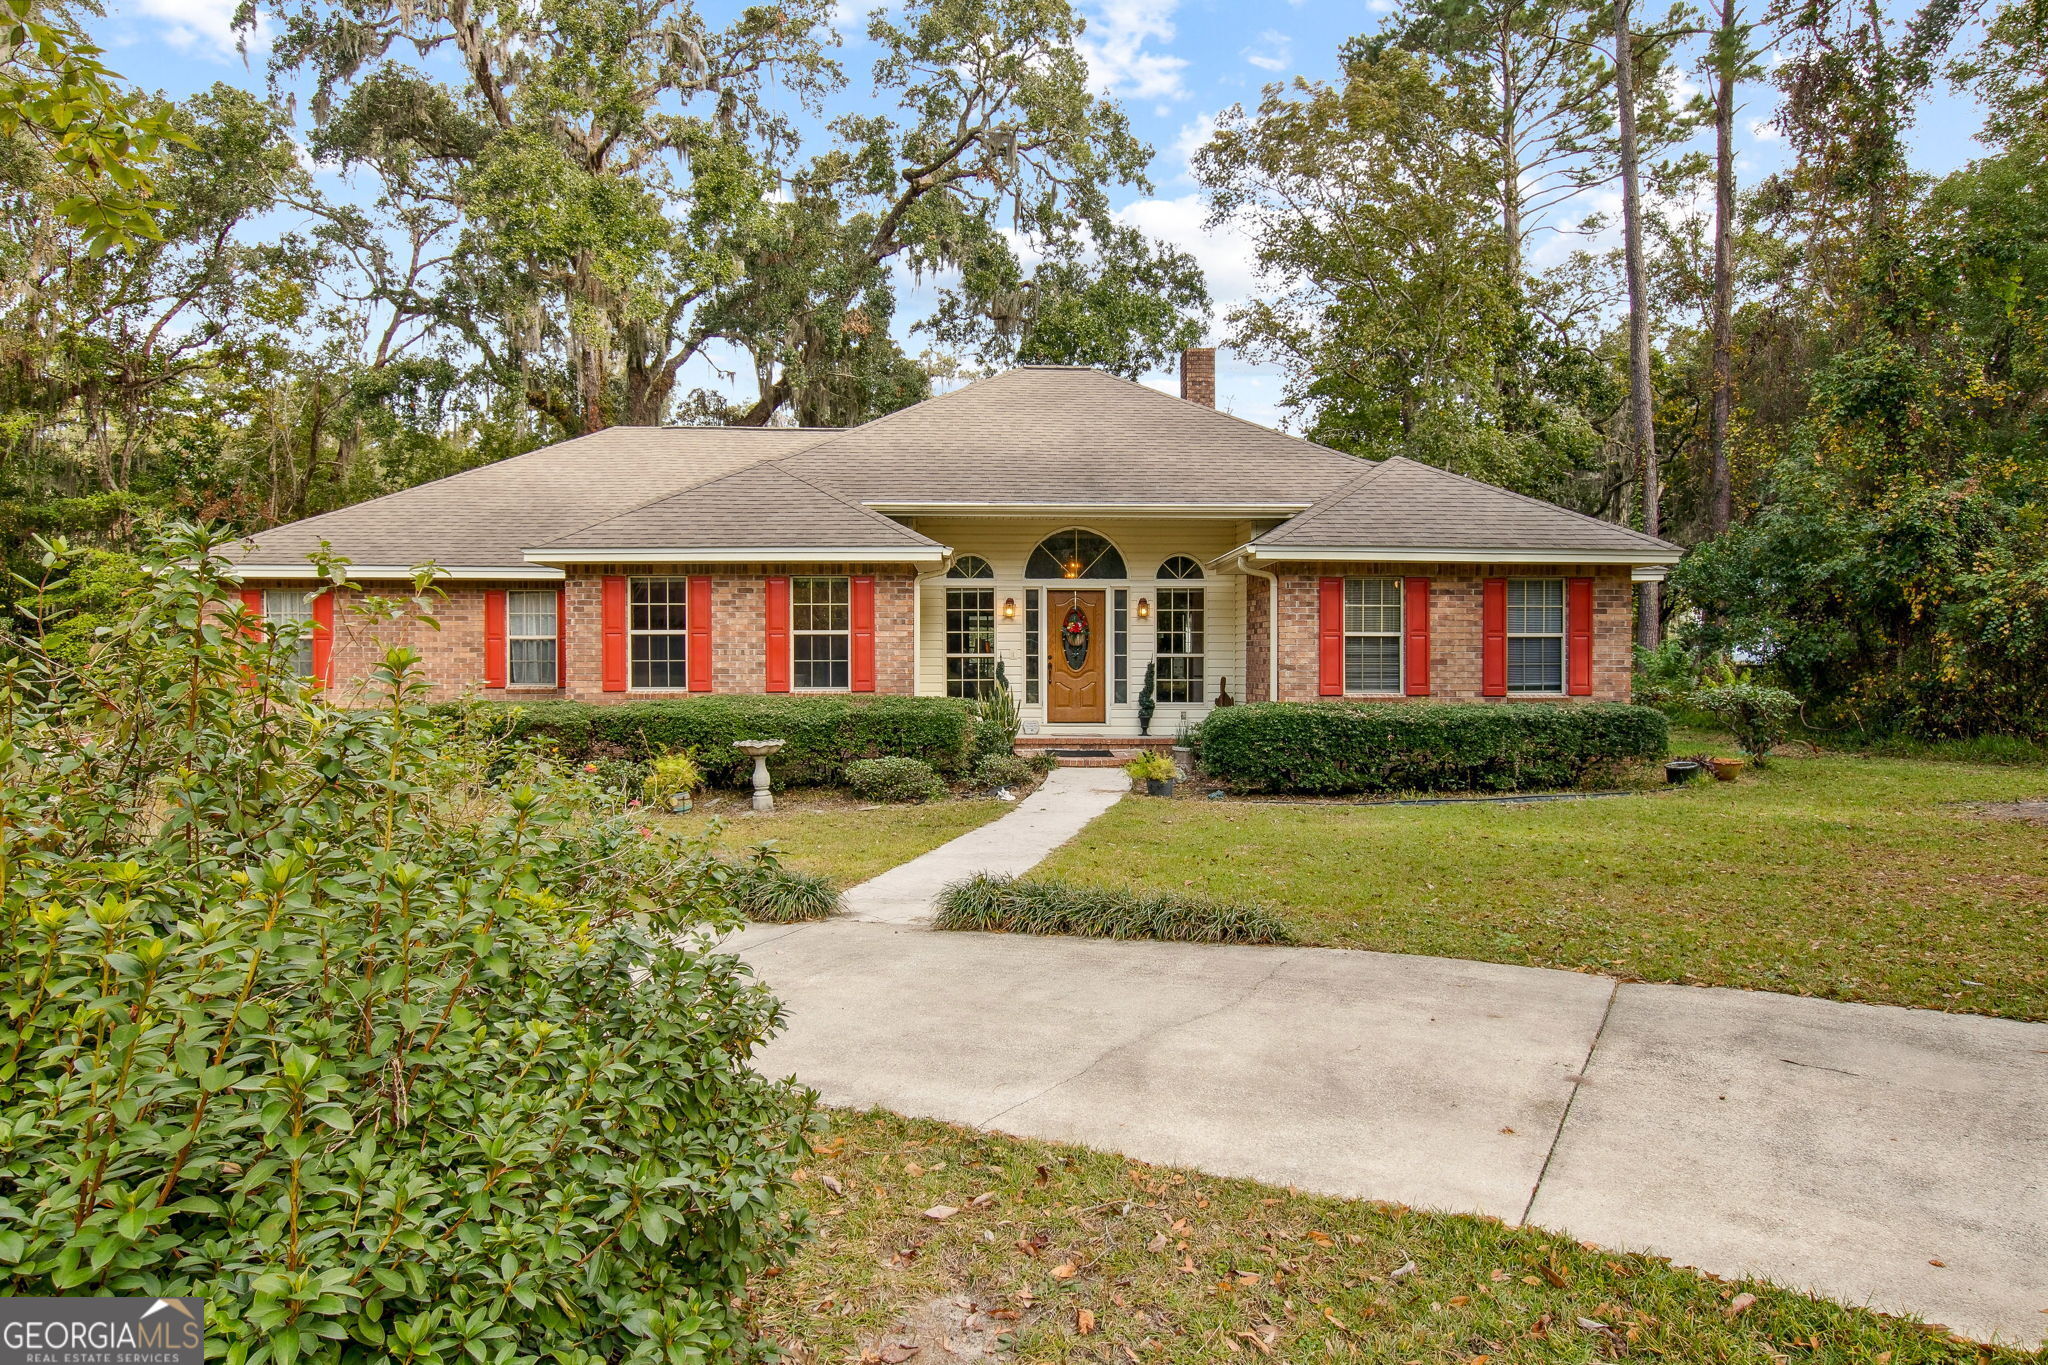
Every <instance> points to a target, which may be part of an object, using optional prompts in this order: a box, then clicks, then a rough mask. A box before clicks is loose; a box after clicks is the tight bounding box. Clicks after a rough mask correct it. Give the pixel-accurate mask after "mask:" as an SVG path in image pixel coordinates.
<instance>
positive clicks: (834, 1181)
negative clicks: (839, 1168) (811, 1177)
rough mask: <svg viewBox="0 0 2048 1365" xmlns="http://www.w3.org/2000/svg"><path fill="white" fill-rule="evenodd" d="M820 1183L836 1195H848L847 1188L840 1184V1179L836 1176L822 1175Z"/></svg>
mask: <svg viewBox="0 0 2048 1365" xmlns="http://www.w3.org/2000/svg"><path fill="white" fill-rule="evenodd" d="M818 1183H819V1184H820V1185H823V1186H824V1187H825V1188H826V1189H828V1190H830V1191H832V1193H834V1194H845V1193H846V1186H844V1185H842V1184H840V1183H839V1177H838V1176H836V1175H821V1176H819V1177H818Z"/></svg>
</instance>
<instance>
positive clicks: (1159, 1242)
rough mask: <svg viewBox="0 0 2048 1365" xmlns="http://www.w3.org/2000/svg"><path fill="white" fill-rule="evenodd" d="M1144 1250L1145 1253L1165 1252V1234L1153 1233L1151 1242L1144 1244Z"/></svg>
mask: <svg viewBox="0 0 2048 1365" xmlns="http://www.w3.org/2000/svg"><path fill="white" fill-rule="evenodd" d="M1145 1250H1147V1251H1164V1250H1166V1234H1165V1233H1163V1232H1161V1233H1155V1234H1154V1235H1153V1238H1152V1240H1151V1241H1149V1242H1147V1243H1145Z"/></svg>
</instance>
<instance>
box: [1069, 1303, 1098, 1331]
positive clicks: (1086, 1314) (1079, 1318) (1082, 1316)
mask: <svg viewBox="0 0 2048 1365" xmlns="http://www.w3.org/2000/svg"><path fill="white" fill-rule="evenodd" d="M1074 1330H1075V1331H1076V1332H1077V1333H1079V1334H1080V1335H1082V1336H1084V1337H1085V1336H1087V1335H1088V1334H1089V1333H1091V1332H1093V1331H1094V1330H1095V1314H1093V1313H1092V1312H1090V1311H1089V1310H1087V1309H1086V1308H1077V1309H1075V1310H1074Z"/></svg>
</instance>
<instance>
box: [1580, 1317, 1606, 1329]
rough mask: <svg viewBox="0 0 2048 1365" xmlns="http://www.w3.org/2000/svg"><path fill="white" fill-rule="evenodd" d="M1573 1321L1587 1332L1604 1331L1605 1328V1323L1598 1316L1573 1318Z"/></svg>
mask: <svg viewBox="0 0 2048 1365" xmlns="http://www.w3.org/2000/svg"><path fill="white" fill-rule="evenodd" d="M1573 1321H1574V1322H1576V1323H1578V1324H1579V1326H1581V1327H1583V1328H1585V1329H1586V1330H1587V1331H1588V1332H1604V1331H1606V1330H1607V1324H1606V1323H1604V1322H1602V1321H1600V1319H1598V1318H1574V1319H1573Z"/></svg>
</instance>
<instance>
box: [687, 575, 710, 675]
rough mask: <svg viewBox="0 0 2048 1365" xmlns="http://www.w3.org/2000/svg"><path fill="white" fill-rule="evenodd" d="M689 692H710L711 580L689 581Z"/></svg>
mask: <svg viewBox="0 0 2048 1365" xmlns="http://www.w3.org/2000/svg"><path fill="white" fill-rule="evenodd" d="M689 630H690V663H689V668H690V690H691V691H692V692H709V691H710V690H711V580H710V579H709V578H703V577H698V578H692V579H691V580H690V624H689Z"/></svg>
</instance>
